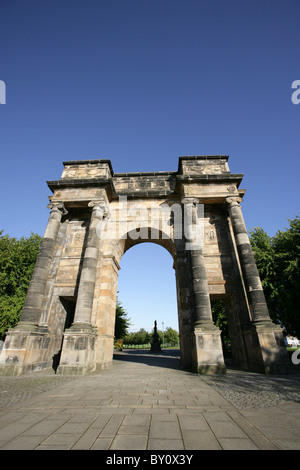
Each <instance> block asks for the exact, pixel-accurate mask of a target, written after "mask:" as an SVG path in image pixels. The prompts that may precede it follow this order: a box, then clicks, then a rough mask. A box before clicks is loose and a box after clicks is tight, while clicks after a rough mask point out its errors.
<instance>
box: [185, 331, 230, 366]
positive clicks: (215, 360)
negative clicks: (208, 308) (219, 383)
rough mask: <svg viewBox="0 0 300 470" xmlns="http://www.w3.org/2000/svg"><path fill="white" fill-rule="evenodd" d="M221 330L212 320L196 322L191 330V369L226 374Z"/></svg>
mask: <svg viewBox="0 0 300 470" xmlns="http://www.w3.org/2000/svg"><path fill="white" fill-rule="evenodd" d="M220 335H221V331H220V330H219V328H217V327H216V326H215V325H214V323H213V322H205V323H196V324H195V325H194V330H193V332H192V344H193V353H192V362H193V371H194V372H196V373H198V374H226V366H225V363H224V356H223V349H222V343H221V336H220Z"/></svg>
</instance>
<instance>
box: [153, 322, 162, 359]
mask: <svg viewBox="0 0 300 470" xmlns="http://www.w3.org/2000/svg"><path fill="white" fill-rule="evenodd" d="M150 351H151V352H160V351H161V347H160V344H159V336H158V333H157V323H156V320H155V322H154V333H153V335H152V343H151V350H150Z"/></svg>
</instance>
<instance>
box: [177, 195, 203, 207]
mask: <svg viewBox="0 0 300 470" xmlns="http://www.w3.org/2000/svg"><path fill="white" fill-rule="evenodd" d="M181 202H182V204H192V205H193V206H196V204H199V199H198V198H196V197H193V196H186V197H184V198H182V199H181Z"/></svg>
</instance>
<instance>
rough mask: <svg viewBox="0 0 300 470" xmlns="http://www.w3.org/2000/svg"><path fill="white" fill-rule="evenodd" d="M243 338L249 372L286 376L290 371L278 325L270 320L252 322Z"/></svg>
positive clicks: (289, 363)
mask: <svg viewBox="0 0 300 470" xmlns="http://www.w3.org/2000/svg"><path fill="white" fill-rule="evenodd" d="M244 337H245V342H246V347H247V354H248V358H249V369H250V370H253V371H255V372H261V373H264V374H288V373H290V372H291V371H292V368H291V362H290V359H289V356H288V353H287V350H286V347H285V344H284V339H283V334H282V329H281V328H280V326H279V325H275V324H274V323H272V321H271V320H261V321H256V322H253V323H252V324H251V326H250V328H249V329H248V331H247V332H246V335H244Z"/></svg>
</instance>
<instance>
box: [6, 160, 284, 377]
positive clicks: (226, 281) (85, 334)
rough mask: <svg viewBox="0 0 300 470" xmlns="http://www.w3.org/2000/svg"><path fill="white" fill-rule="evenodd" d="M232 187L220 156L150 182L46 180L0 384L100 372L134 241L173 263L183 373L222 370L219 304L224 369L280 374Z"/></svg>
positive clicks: (234, 181) (106, 170)
mask: <svg viewBox="0 0 300 470" xmlns="http://www.w3.org/2000/svg"><path fill="white" fill-rule="evenodd" d="M242 177H243V175H241V174H232V173H230V170H229V166H228V157H227V156H224V155H221V156H185V157H180V158H179V164H178V170H177V171H163V172H152V173H114V171H113V168H112V165H111V162H110V161H109V160H86V161H82V160H81V161H71V162H64V170H63V173H62V177H61V179H60V180H58V181H48V186H49V188H50V189H51V191H52V192H53V195H52V196H51V197H50V198H49V199H50V205H49V206H48V207H49V209H51V214H50V217H49V223H48V225H47V228H46V232H45V237H44V239H43V242H42V246H41V250H40V255H39V258H38V260H37V264H36V268H35V272H34V275H33V277H32V281H31V285H30V288H29V291H28V295H27V299H26V303H25V305H24V310H23V313H22V316H21V319H20V323H19V324H18V326H17V327H16V328H15V329H13V330H10V331H9V332H8V334H7V338H6V341H5V344H4V347H3V349H2V352H1V355H0V374H8V373H9V374H21V373H23V372H26V371H28V370H36V369H39V368H47V367H53V368H55V370H56V369H57V372H58V373H61V374H66V373H72V374H73V373H74V374H85V373H87V372H90V371H92V370H96V369H105V368H107V367H109V366H110V365H111V363H112V355H113V341H114V323H115V311H116V297H117V284H118V271H119V269H120V260H121V258H122V256H123V254H124V253H125V252H126V251H127V250H128V249H130V248H131V247H133V246H134V245H136V244H137V243H142V242H145V241H151V242H153V243H157V244H159V245H161V246H163V247H164V248H166V249H167V250H168V251H169V253H170V254H171V256H172V257H173V259H174V269H175V274H176V288H177V299H178V320H179V333H180V346H181V365H182V367H184V368H187V369H193V370H196V371H197V372H200V373H218V372H224V371H225V363H224V357H223V351H222V345H221V339H220V333H221V332H220V330H219V329H218V328H216V327H215V326H214V324H213V320H212V313H211V306H210V301H211V300H222V301H223V302H224V305H225V307H226V313H227V319H228V326H229V332H230V337H231V345H232V359H233V362H234V364H235V365H236V366H239V367H241V368H250V369H254V370H257V371H261V372H267V373H270V372H276V371H284V370H286V367H287V361H288V358H287V355H286V354H285V350H284V347H283V343H282V334H281V330H280V329H279V328H278V327H276V326H275V325H273V324H272V323H271V321H270V318H269V314H268V311H267V307H266V303H265V299H264V295H263V291H262V288H261V283H260V279H259V276H258V272H257V268H256V266H255V262H254V258H253V254H252V251H251V247H250V244H249V239H248V236H247V230H246V227H245V224H244V219H243V215H242V212H241V208H240V202H241V201H242V198H243V195H244V192H245V191H244V190H242V189H240V188H239V185H240V183H241V181H242ZM154 295H155V293H154Z"/></svg>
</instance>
